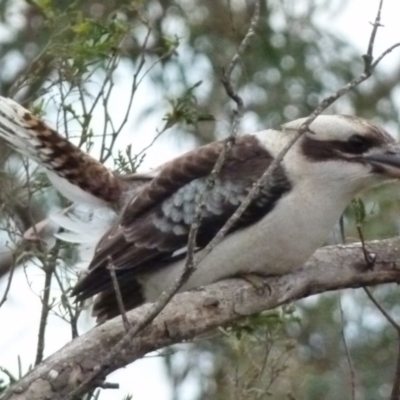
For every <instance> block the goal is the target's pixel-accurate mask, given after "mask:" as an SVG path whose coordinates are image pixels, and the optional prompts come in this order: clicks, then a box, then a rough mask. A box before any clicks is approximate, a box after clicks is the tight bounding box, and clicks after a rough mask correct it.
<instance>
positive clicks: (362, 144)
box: [346, 134, 371, 154]
mask: <svg viewBox="0 0 400 400" xmlns="http://www.w3.org/2000/svg"><path fill="white" fill-rule="evenodd" d="M370 147H371V142H370V141H369V140H368V138H366V137H364V136H361V135H357V134H355V135H352V136H350V138H349V139H348V141H347V145H346V150H347V152H348V153H353V154H361V153H364V152H366V151H367V150H369V149H370Z"/></svg>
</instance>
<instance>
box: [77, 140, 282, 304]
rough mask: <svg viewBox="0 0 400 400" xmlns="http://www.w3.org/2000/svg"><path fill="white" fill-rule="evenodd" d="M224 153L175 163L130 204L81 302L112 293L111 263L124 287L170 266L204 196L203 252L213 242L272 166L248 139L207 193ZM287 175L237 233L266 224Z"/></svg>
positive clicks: (104, 244)
mask: <svg viewBox="0 0 400 400" xmlns="http://www.w3.org/2000/svg"><path fill="white" fill-rule="evenodd" d="M222 147H223V142H216V143H213V144H210V145H207V146H204V147H202V148H200V149H198V150H195V151H192V152H190V153H187V154H186V155H184V156H182V157H180V158H177V159H175V160H173V161H172V162H171V163H168V164H167V165H165V167H164V168H163V170H162V171H161V172H160V173H159V175H158V176H157V177H156V178H155V179H153V180H152V181H151V182H150V183H149V184H148V185H147V186H145V187H144V188H143V189H142V190H141V191H140V193H139V194H138V195H137V196H136V197H135V198H133V199H132V200H131V201H130V202H129V203H128V205H127V206H126V208H125V210H124V212H123V213H122V215H121V217H120V220H119V222H118V223H117V224H116V225H115V226H114V227H112V228H111V230H110V231H109V232H108V233H107V234H106V235H105V236H104V237H103V238H102V240H101V241H100V243H99V245H98V247H97V250H96V253H95V256H94V258H93V261H92V262H91V264H90V267H89V269H90V271H89V274H88V275H87V276H86V277H85V278H83V280H81V281H80V282H79V283H78V284H77V286H76V287H75V288H74V294H75V295H77V296H78V299H85V298H88V297H91V296H93V295H95V294H96V293H99V292H104V291H106V292H107V290H108V291H110V289H111V287H112V282H111V279H110V275H109V271H108V269H107V266H108V263H109V259H111V260H112V262H113V265H114V267H115V269H116V273H117V276H118V278H119V280H120V281H121V282H124V283H126V282H128V281H133V280H134V277H135V276H137V275H138V274H140V273H141V272H142V271H144V270H145V271H149V270H150V269H151V268H156V267H160V265H166V264H168V262H169V261H171V260H172V259H173V258H174V253H176V252H177V251H179V250H182V249H184V248H185V246H186V244H187V239H188V233H189V230H190V226H191V224H192V222H193V219H194V217H195V214H196V206H197V203H198V201H199V199H200V197H201V196H202V195H203V193H205V197H204V203H205V207H204V211H203V215H202V221H201V227H200V229H199V232H198V237H197V246H198V248H202V247H204V246H205V245H206V244H207V243H208V242H209V241H210V240H211V239H212V238H213V237H214V235H215V234H216V233H217V232H218V230H219V229H220V228H221V227H222V226H223V224H224V223H225V222H226V220H227V219H228V218H229V217H230V216H231V215H232V214H233V212H234V211H235V210H236V208H237V207H238V206H239V204H240V202H241V201H242V200H243V199H244V198H245V196H246V195H247V194H248V192H249V190H250V189H251V187H252V185H253V183H254V182H255V181H256V180H257V179H258V178H259V177H260V176H261V175H262V173H263V172H264V171H265V170H266V168H267V167H268V165H269V164H270V163H271V160H272V157H271V155H270V154H269V153H268V152H267V151H266V150H265V148H264V147H262V146H261V145H260V144H259V142H258V140H257V139H256V138H255V137H254V136H250V135H247V136H243V137H241V138H240V139H238V140H237V142H236V144H235V145H234V146H233V148H232V151H231V152H230V155H229V157H228V158H227V160H226V162H225V164H224V166H223V168H222V170H221V173H220V174H219V176H218V178H217V179H216V183H215V185H214V187H213V188H212V190H210V191H209V192H207V191H206V185H207V176H208V174H209V173H210V172H211V170H212V168H213V166H214V164H215V162H216V160H217V158H218V155H219V153H220V151H221V150H222ZM282 172H283V171H278V172H277V174H276V176H275V181H276V182H275V184H274V185H273V187H272V189H269V190H268V191H267V190H264V191H262V192H261V193H260V195H259V197H258V198H257V199H256V200H255V201H254V202H253V204H252V205H251V206H250V207H249V208H248V210H247V211H246V213H245V214H244V215H243V216H242V218H241V219H240V220H239V221H238V222H237V224H236V225H235V227H234V228H233V230H235V229H238V228H241V227H244V226H246V225H249V224H251V223H253V222H255V221H257V220H258V219H260V218H262V217H263V216H264V215H265V214H266V213H268V212H269V211H270V210H271V209H272V208H273V206H274V204H275V202H276V201H277V200H278V198H279V197H280V196H281V195H282V194H283V193H285V192H286V191H287V190H289V188H290V182H288V180H287V178H286V177H285V174H284V173H282ZM181 253H182V251H181Z"/></svg>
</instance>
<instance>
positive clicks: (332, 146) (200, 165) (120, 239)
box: [0, 98, 400, 321]
mask: <svg viewBox="0 0 400 400" xmlns="http://www.w3.org/2000/svg"><path fill="white" fill-rule="evenodd" d="M303 122H304V120H303V119H300V120H296V121H293V122H289V123H287V124H285V125H283V126H282V128H281V130H273V129H269V130H264V131H261V132H256V133H253V134H244V135H241V136H240V137H238V138H237V139H236V141H235V143H234V145H233V147H232V150H231V151H230V153H229V155H228V157H227V159H226V161H225V163H224V165H223V168H222V170H221V172H220V174H219V175H218V177H217V179H216V183H215V185H214V187H213V188H212V189H211V190H210V191H208V192H207V191H206V182H207V177H208V175H209V174H210V172H211V170H212V169H213V167H214V164H215V162H216V160H217V158H218V155H219V154H220V152H221V150H222V148H223V146H224V142H223V141H217V142H214V143H211V144H208V145H205V146H202V147H200V148H198V149H195V150H193V151H190V152H188V153H186V154H184V155H183V156H181V157H178V158H176V159H174V160H172V161H170V162H168V163H166V164H164V165H162V166H161V167H159V168H158V169H156V170H154V171H153V172H152V173H151V174H148V175H146V174H144V175H143V174H140V175H132V176H126V177H123V176H118V175H116V174H114V173H113V172H111V171H110V170H108V169H107V168H106V167H104V166H103V165H101V164H100V163H99V162H98V161H96V160H94V159H93V158H92V157H90V156H89V155H87V154H85V153H84V152H82V151H81V150H79V149H78V148H76V147H75V146H73V145H72V144H71V143H69V142H68V141H67V140H66V139H64V138H63V137H62V136H61V135H59V134H58V133H57V132H55V131H54V130H52V129H50V128H49V127H48V126H47V125H45V124H44V123H43V122H42V121H40V120H39V119H37V118H36V117H35V116H33V115H32V114H31V113H30V112H29V111H27V110H25V109H24V108H22V107H21V106H19V105H18V104H16V103H15V102H13V101H12V100H9V99H5V98H1V99H0V136H1V137H3V138H4V139H5V140H6V141H7V142H9V143H10V144H11V145H12V146H13V147H15V148H16V149H17V150H18V151H20V152H21V153H24V154H26V155H28V156H29V157H31V158H32V159H34V160H35V161H37V162H38V163H39V164H41V165H42V166H43V167H44V168H45V170H46V172H47V174H48V176H49V178H50V180H51V181H52V182H53V184H54V185H55V186H56V188H58V189H59V190H60V191H61V192H62V193H63V194H65V196H67V197H68V198H70V199H72V200H75V201H78V202H79V201H87V202H89V203H91V204H92V205H93V207H95V206H97V205H100V206H104V205H107V206H109V207H110V208H112V209H114V210H116V212H117V213H116V214H117V216H116V219H115V221H114V222H113V223H112V226H110V227H109V229H108V231H107V232H105V233H104V236H103V237H102V239H101V240H100V242H99V243H98V244H97V247H96V251H95V254H94V257H93V259H92V261H91V263H90V265H89V270H88V273H87V274H86V275H85V276H84V277H83V278H82V279H81V280H80V281H79V282H78V283H77V285H76V286H75V288H74V289H73V294H74V295H76V296H77V299H78V300H84V299H87V298H89V297H92V296H95V295H97V298H96V301H95V305H94V315H96V316H97V318H98V320H100V321H102V320H105V319H109V318H112V317H114V316H116V315H118V314H119V308H118V304H117V301H116V296H115V293H114V288H113V285H112V280H111V276H110V272H109V268H108V266H109V262H110V260H111V262H112V263H113V265H114V267H115V270H116V275H117V278H118V281H119V286H120V290H121V294H122V297H123V301H124V305H125V308H126V309H132V308H134V307H137V306H139V305H140V304H142V303H143V302H146V301H152V300H155V299H156V298H157V296H159V294H160V293H161V292H162V291H163V290H165V289H168V288H169V287H170V286H171V285H172V284H173V283H174V281H175V279H176V278H177V277H178V276H179V274H180V271H181V270H182V268H183V266H184V263H185V255H186V253H185V252H186V246H187V240H188V232H189V230H190V226H191V223H192V221H193V219H194V216H195V214H196V205H197V203H198V201H199V198H200V197H201V196H202V195H203V196H204V204H205V207H204V211H203V214H202V220H201V227H200V229H199V232H198V236H197V249H196V250H197V251H200V252H201V250H202V248H204V247H205V246H206V245H207V243H208V242H209V241H210V240H211V239H212V238H213V236H214V235H215V234H216V233H217V232H218V230H219V229H220V228H221V227H222V226H223V224H224V223H225V222H226V220H227V219H228V218H229V217H230V216H231V215H232V214H233V212H234V211H235V210H236V208H237V207H238V206H239V204H240V203H241V201H242V200H243V199H244V198H245V196H246V195H247V194H248V192H249V190H250V189H251V187H252V185H253V184H254V183H255V182H256V181H257V179H258V178H259V177H260V176H261V175H262V174H263V172H264V171H265V170H266V168H267V167H268V166H269V164H270V163H271V161H272V160H273V159H274V157H275V156H276V155H277V154H278V153H279V151H280V150H281V149H282V147H283V146H284V145H285V144H286V143H287V142H288V141H289V140H290V139H291V138H292V137H293V135H295V134H296V132H297V131H298V129H299V128H300V126H301V125H302V123H303ZM398 178H400V147H399V146H398V145H397V144H396V143H395V141H394V139H393V138H392V137H391V136H390V135H389V134H388V133H386V132H385V130H383V129H382V128H380V127H378V126H377V125H375V124H373V123H371V122H368V121H365V120H363V119H360V118H356V117H352V116H344V115H321V116H319V117H317V119H316V120H315V121H314V122H313V123H312V124H311V126H310V130H309V132H306V133H304V135H303V136H302V137H301V138H300V139H299V140H298V141H297V142H296V143H295V144H294V145H293V147H292V148H291V149H290V151H289V152H288V153H287V155H286V156H285V158H284V159H283V162H282V163H281V165H280V167H279V168H278V170H276V173H275V174H274V176H273V179H272V182H271V183H272V185H269V187H268V189H264V190H261V192H260V193H259V195H258V197H257V198H256V199H255V200H254V201H253V202H252V204H251V205H250V207H249V208H248V209H247V211H246V212H245V213H244V215H243V216H242V217H241V218H240V219H239V221H238V222H237V223H236V225H235V226H234V227H233V228H232V229H231V231H230V232H229V234H228V235H227V236H226V237H225V239H224V240H223V241H222V242H221V243H220V244H219V245H218V246H217V247H216V248H215V249H214V250H213V251H212V252H211V253H210V254H209V255H208V256H207V257H206V258H205V259H204V260H203V261H202V262H201V263H200V265H199V266H198V268H197V270H196V271H195V272H194V274H193V275H192V276H191V277H190V279H189V280H188V282H186V284H185V285H184V286H183V287H182V288H181V290H190V289H193V288H196V287H199V286H203V285H207V284H210V283H212V282H215V281H218V280H221V279H224V278H228V277H234V276H244V275H246V274H259V275H277V274H278V275H279V274H285V273H288V272H290V271H291V270H293V269H295V268H297V267H300V266H302V265H303V264H304V262H305V261H306V260H307V259H308V258H309V257H310V256H311V255H312V254H313V252H314V251H315V250H316V249H317V248H318V247H320V246H321V245H323V243H324V241H325V240H326V238H327V236H328V235H329V233H330V231H331V230H332V228H333V226H334V225H335V223H336V222H337V221H338V219H339V218H340V216H341V214H342V213H343V211H344V209H345V207H346V206H347V204H348V203H349V202H350V200H351V199H352V197H354V196H355V195H356V194H357V193H359V192H360V191H362V190H363V189H366V188H368V187H371V186H374V185H377V184H380V183H382V182H385V181H388V180H392V179H398Z"/></svg>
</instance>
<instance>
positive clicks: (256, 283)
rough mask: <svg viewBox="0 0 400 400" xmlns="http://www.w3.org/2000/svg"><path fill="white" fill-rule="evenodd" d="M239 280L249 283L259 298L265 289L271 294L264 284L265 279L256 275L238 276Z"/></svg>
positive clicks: (268, 287) (265, 283) (267, 286)
mask: <svg viewBox="0 0 400 400" xmlns="http://www.w3.org/2000/svg"><path fill="white" fill-rule="evenodd" d="M240 278H242V279H243V280H245V281H246V282H248V283H250V285H251V286H253V288H254V289H255V291H256V292H257V294H258V295H259V296H262V295H264V294H265V291H266V289H267V290H268V292H269V293H271V287H270V286H269V285H268V283H267V282H265V277H264V276H262V275H257V274H244V275H240Z"/></svg>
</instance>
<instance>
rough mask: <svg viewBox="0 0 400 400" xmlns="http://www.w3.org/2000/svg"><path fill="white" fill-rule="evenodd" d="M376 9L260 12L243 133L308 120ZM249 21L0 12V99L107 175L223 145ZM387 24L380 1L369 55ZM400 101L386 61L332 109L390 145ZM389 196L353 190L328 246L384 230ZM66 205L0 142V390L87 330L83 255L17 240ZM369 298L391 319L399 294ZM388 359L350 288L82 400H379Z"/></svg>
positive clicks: (387, 382) (246, 77)
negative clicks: (75, 288) (72, 293)
mask: <svg viewBox="0 0 400 400" xmlns="http://www.w3.org/2000/svg"><path fill="white" fill-rule="evenodd" d="M377 8H378V1H377V0H353V1H351V2H350V1H346V0H296V1H295V0H267V1H266V0H262V1H261V15H260V21H259V24H258V26H257V28H256V35H255V36H254V37H253V39H252V41H251V44H250V46H249V48H248V49H247V51H246V53H245V54H244V56H243V57H242V58H241V59H240V61H239V64H238V67H237V68H236V69H235V71H234V74H233V81H234V84H235V85H236V87H237V90H238V92H239V94H240V95H241V96H242V98H243V100H244V104H245V115H244V117H243V119H242V121H241V126H240V131H241V132H250V131H255V130H261V129H265V128H276V127H279V126H280V124H282V123H284V122H286V121H288V120H293V119H296V118H298V117H302V116H307V115H308V114H309V113H310V112H311V111H312V110H313V109H314V108H315V107H316V105H317V104H318V102H319V101H320V100H321V99H322V98H323V97H324V96H326V95H328V94H330V93H331V92H332V91H336V90H337V89H338V88H339V87H340V86H342V85H343V84H344V83H346V82H348V81H349V80H350V79H351V78H353V77H354V76H356V75H358V74H359V73H360V72H361V71H362V68H363V63H362V59H361V55H362V54H363V53H365V52H366V49H367V46H368V41H369V36H370V31H371V25H370V22H371V21H373V20H374V19H375V15H376V10H377ZM253 9H254V3H253V1H250V0H202V1H200V0H175V1H166V0H149V1H144V0H143V1H140V0H109V1H107V2H104V1H96V0H85V1H79V0H75V1H70V0H29V1H28V0H26V1H22V0H1V1H0V22H1V25H0V94H1V95H3V96H8V97H12V98H14V99H15V100H16V101H18V102H19V103H21V104H23V105H24V106H26V107H28V108H30V109H31V110H33V111H34V112H35V113H36V114H38V115H41V116H43V118H44V119H45V120H46V121H48V122H49V123H50V124H51V125H52V126H54V127H56V128H57V129H58V130H59V132H61V133H63V134H65V135H66V136H67V137H68V138H69V139H70V140H71V141H73V142H74V143H75V144H77V145H79V146H81V147H82V148H83V149H85V150H86V151H88V152H90V153H91V154H92V155H93V156H95V157H97V158H99V159H100V160H101V161H102V162H104V163H106V164H107V165H108V166H110V167H111V168H113V169H116V170H118V171H120V172H131V171H135V170H138V171H144V170H146V169H151V168H154V167H156V166H157V165H159V164H160V163H162V162H164V161H167V160H169V159H171V158H172V157H175V156H177V155H179V154H182V153H183V152H185V151H187V150H189V149H191V148H193V147H194V146H198V145H201V144H204V143H207V142H210V141H213V140H216V139H220V138H223V137H226V136H227V135H228V134H229V130H230V127H231V121H232V115H233V114H232V111H233V109H234V105H233V104H232V101H230V99H229V98H228V97H227V95H226V93H225V91H224V89H223V86H222V84H221V76H222V71H223V68H224V67H227V65H228V64H229V62H230V60H231V58H232V56H233V55H234V54H235V52H236V50H237V48H238V46H239V44H240V42H241V40H242V38H243V36H244V35H245V33H246V31H247V29H248V26H249V23H250V19H251V16H252V13H253ZM399 13H400V4H399V3H398V1H397V0H386V1H385V2H384V6H383V12H382V23H383V25H384V27H382V28H380V29H379V32H378V38H377V43H376V47H375V54H376V56H378V55H379V54H380V53H382V52H383V51H384V50H385V49H386V48H388V47H389V46H391V45H392V44H394V43H396V42H398V41H400V25H399V24H398V15H399ZM399 107H400V54H399V53H397V52H396V51H394V52H393V53H392V54H390V55H388V56H387V57H386V58H385V60H384V61H383V62H382V63H381V65H380V68H379V69H378V70H377V71H376V73H375V74H374V76H373V77H372V78H370V79H369V80H368V81H367V82H365V83H363V84H362V85H361V86H359V87H358V88H357V89H356V90H354V91H352V92H351V93H350V94H349V95H346V96H345V97H344V98H342V99H340V100H339V101H338V102H336V103H335V104H334V105H333V106H332V107H331V108H330V109H329V110H328V112H329V113H347V114H353V115H357V116H360V117H364V118H368V119H371V120H373V121H374V122H376V123H379V124H381V125H383V126H384V127H385V128H387V130H388V131H389V132H390V133H391V134H392V135H393V136H394V137H396V138H397V137H398V135H399V132H400V130H399V110H400V108H399ZM399 195H400V190H399V187H398V185H397V186H396V185H392V186H385V187H382V188H378V189H375V190H373V191H371V192H369V193H365V195H363V197H362V199H361V200H360V201H357V203H354V204H353V205H352V206H350V207H349V209H348V210H347V211H346V213H345V215H344V217H343V219H342V224H341V226H338V228H337V229H335V231H334V232H333V233H332V235H331V238H330V240H329V242H330V243H342V242H344V241H346V242H351V241H357V240H359V239H358V237H359V233H358V231H357V225H358V226H359V227H360V229H361V230H362V232H363V235H364V236H365V238H366V239H382V238H388V237H393V236H396V235H398V232H399V227H400V225H399V224H400V207H399V204H400V203H399ZM66 205H67V203H66V200H65V199H63V198H61V197H60V196H58V194H57V193H56V192H55V191H54V190H53V189H52V188H51V187H50V184H49V182H47V180H46V179H45V177H44V175H43V173H42V172H41V170H40V169H39V168H36V165H35V164H33V163H31V162H28V161H27V160H26V159H24V158H21V157H20V156H18V155H17V154H16V153H15V152H13V151H11V150H10V149H9V148H8V147H7V146H6V145H5V143H4V142H0V230H1V231H0V241H1V247H0V276H1V277H0V325H1V328H0V391H1V390H4V388H5V387H7V385H8V384H9V382H10V381H13V380H14V379H18V377H19V376H21V375H23V374H25V373H26V372H28V370H29V368H30V367H31V366H32V365H34V364H35V363H38V362H40V360H41V359H42V357H46V356H48V355H50V354H52V353H53V352H54V351H56V350H58V349H59V348H61V347H62V346H63V345H64V344H65V343H66V342H68V341H69V340H71V338H72V337H73V336H75V335H77V334H82V333H84V332H85V331H87V330H88V329H90V328H91V327H92V326H93V321H92V320H91V318H90V316H89V313H88V312H87V310H86V309H84V310H81V309H80V308H79V307H78V306H77V305H74V304H72V303H71V302H70V299H69V298H68V296H66V294H67V289H68V287H69V285H71V284H72V283H73V281H74V279H76V268H75V265H76V264H77V262H78V261H79V259H80V254H79V251H77V249H76V248H74V247H73V246H66V245H65V244H61V243H59V242H55V241H54V240H52V239H51V237H52V233H53V231H54V230H53V227H48V228H46V229H48V231H47V232H46V235H44V239H43V240H41V241H32V240H27V238H26V235H25V238H24V233H25V232H26V231H27V230H28V229H29V228H30V227H31V226H32V225H34V224H36V223H38V222H40V221H42V220H43V219H45V218H47V217H48V215H50V214H51V213H56V212H59V210H61V209H63V207H65V206H66ZM48 255H51V256H52V258H51V259H52V260H53V261H54V262H53V265H52V266H49V262H48ZM74 271H75V272H74ZM372 292H373V295H374V296H375V298H376V299H377V300H378V301H379V302H380V303H381V304H382V305H383V306H384V307H385V308H386V309H387V310H388V312H389V313H390V314H391V315H392V316H393V318H395V319H396V318H398V317H399V316H400V308H399V305H398V303H399V300H400V295H399V290H398V288H397V286H396V285H385V286H381V287H378V288H374V289H373V290H372ZM43 310H45V312H44V311H43ZM46 310H47V311H48V312H47V311H46ZM79 316H80V318H79V322H78V323H77V321H76V320H77V319H78V317H79ZM39 332H40V333H39ZM38 336H39V337H40V338H41V339H38ZM43 347H44V350H43V351H42V350H41V348H43ZM398 348H399V340H398V333H397V332H396V331H395V329H393V327H392V326H391V325H390V323H388V321H387V320H386V318H385V317H384V316H383V315H382V314H381V313H380V312H379V311H378V310H377V309H376V307H375V306H374V305H373V304H372V302H371V301H370V300H369V299H368V297H367V295H366V294H365V292H364V291H363V290H361V289H360V290H348V291H342V292H341V293H328V294H323V295H318V296H314V297H312V298H309V299H305V300H303V301H300V302H297V303H296V304H293V305H290V306H286V307H283V308H281V309H278V310H276V311H270V312H266V313H262V314H260V315H256V316H254V317H252V318H249V319H248V320H246V321H242V322H241V323H240V324H237V325H236V326H232V327H226V328H220V329H219V330H218V331H216V332H211V333H210V334H209V335H207V336H205V337H202V338H197V339H195V340H193V341H192V342H190V343H185V344H182V345H179V346H173V347H171V348H168V349H165V350H164V351H161V352H159V353H154V354H150V355H148V356H147V357H145V359H143V360H141V361H138V362H136V363H134V364H133V365H131V366H129V367H127V368H125V369H124V370H121V371H117V372H116V373H114V374H112V375H111V376H110V377H109V380H110V381H112V382H118V383H119V384H120V389H118V390H108V391H104V392H101V393H100V392H96V393H94V394H92V395H90V396H89V395H88V396H87V397H86V398H87V399H89V398H99V399H102V400H107V399H123V398H125V399H135V400H137V399H140V400H144V399H146V400H147V399H158V400H172V399H173V400H200V399H221V400H225V399H254V400H259V399H288V400H295V399H296V400H302V399H308V400H331V399H332V400H333V399H366V400H379V399H387V398H389V396H390V393H391V390H392V385H393V380H394V373H395V366H396V357H397V356H396V354H397V353H398Z"/></svg>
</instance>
